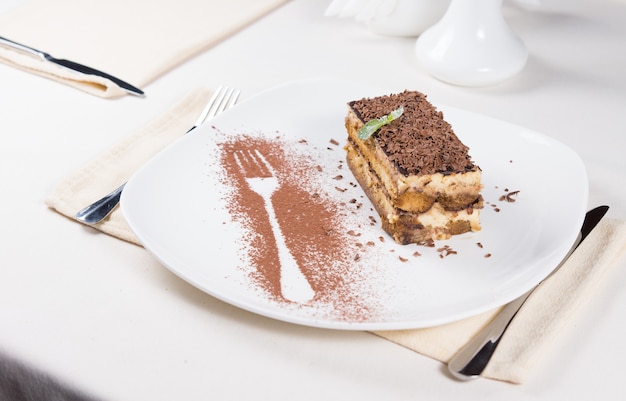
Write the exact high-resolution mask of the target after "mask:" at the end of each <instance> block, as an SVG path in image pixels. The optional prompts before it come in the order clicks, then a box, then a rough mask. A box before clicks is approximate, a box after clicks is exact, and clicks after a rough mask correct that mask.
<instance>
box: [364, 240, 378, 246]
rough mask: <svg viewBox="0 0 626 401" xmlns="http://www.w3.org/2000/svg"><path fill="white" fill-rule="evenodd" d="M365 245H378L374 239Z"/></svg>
mask: <svg viewBox="0 0 626 401" xmlns="http://www.w3.org/2000/svg"><path fill="white" fill-rule="evenodd" d="M365 245H367V246H374V245H376V243H375V242H374V241H367V243H366V244H365Z"/></svg>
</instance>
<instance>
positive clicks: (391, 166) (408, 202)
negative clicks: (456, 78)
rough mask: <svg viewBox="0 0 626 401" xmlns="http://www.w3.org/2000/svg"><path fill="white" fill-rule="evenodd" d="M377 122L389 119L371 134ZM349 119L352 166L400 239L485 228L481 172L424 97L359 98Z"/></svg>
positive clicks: (414, 240)
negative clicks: (481, 222)
mask: <svg viewBox="0 0 626 401" xmlns="http://www.w3.org/2000/svg"><path fill="white" fill-rule="evenodd" d="M398 115H399V116H398ZM388 116H389V117H388ZM394 117H396V118H395V119H394ZM374 120H378V121H385V122H384V123H380V124H374V125H375V126H377V125H378V126H379V125H382V126H381V127H380V128H378V129H377V130H376V131H375V132H373V133H372V132H371V131H372V130H371V129H370V132H369V133H365V134H364V132H363V131H367V128H370V126H371V125H372V124H371V123H370V124H367V123H368V122H374ZM345 123H346V129H347V131H348V142H347V144H346V151H347V161H348V165H349V166H350V169H351V170H352V173H353V174H354V176H355V177H356V179H357V180H358V182H359V184H360V185H361V186H362V187H363V189H364V191H365V193H366V194H367V196H368V197H369V199H370V200H371V201H372V203H373V204H374V206H375V208H376V210H377V211H378V213H379V214H380V217H381V219H382V227H383V229H384V230H385V231H386V232H387V233H389V234H390V235H391V236H392V237H393V238H394V240H395V241H396V242H398V243H400V244H409V243H422V242H426V241H429V240H437V239H447V238H450V236H451V235H456V234H461V233H465V232H468V231H478V230H480V209H481V208H482V203H483V202H482V197H481V195H480V190H481V188H482V185H481V170H480V168H479V167H478V166H477V165H475V164H474V162H473V161H472V160H471V157H470V156H469V154H468V147H467V146H465V145H464V144H463V143H461V141H460V140H459V139H458V138H457V136H456V135H455V134H454V131H453V130H452V127H451V126H450V124H449V123H447V122H446V121H445V120H444V118H443V114H442V113H441V112H440V111H438V110H437V109H436V108H435V107H434V106H433V105H432V104H431V103H430V102H429V101H428V100H427V99H426V96H425V95H424V94H422V93H420V92H416V91H404V92H402V93H398V94H392V95H387V96H379V97H375V98H365V99H361V100H356V101H352V102H350V103H348V114H347V116H346V120H345ZM366 124H367V125H368V127H367V128H365V129H364V130H363V131H361V129H362V128H363V127H364V126H365V125H366ZM359 131H361V137H359ZM368 135H369V137H368ZM366 137H367V139H363V138H366Z"/></svg>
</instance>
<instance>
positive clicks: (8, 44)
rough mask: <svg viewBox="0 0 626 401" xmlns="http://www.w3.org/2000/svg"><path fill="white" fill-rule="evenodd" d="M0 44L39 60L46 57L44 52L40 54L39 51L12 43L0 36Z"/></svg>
mask: <svg viewBox="0 0 626 401" xmlns="http://www.w3.org/2000/svg"><path fill="white" fill-rule="evenodd" d="M0 44H2V45H5V46H8V47H12V48H14V49H16V50H20V51H23V52H26V53H30V54H33V55H35V56H39V57H41V58H45V57H46V53H44V52H42V51H40V50H37V49H34V48H32V47H30V46H26V45H23V44H21V43H17V42H14V41H12V40H11V39H7V38H4V37H2V36H0Z"/></svg>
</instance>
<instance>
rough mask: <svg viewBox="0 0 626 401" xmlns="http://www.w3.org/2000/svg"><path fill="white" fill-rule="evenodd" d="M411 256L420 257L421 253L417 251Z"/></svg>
mask: <svg viewBox="0 0 626 401" xmlns="http://www.w3.org/2000/svg"><path fill="white" fill-rule="evenodd" d="M413 256H415V257H418V256H422V254H421V253H419V252H418V251H415V252H413Z"/></svg>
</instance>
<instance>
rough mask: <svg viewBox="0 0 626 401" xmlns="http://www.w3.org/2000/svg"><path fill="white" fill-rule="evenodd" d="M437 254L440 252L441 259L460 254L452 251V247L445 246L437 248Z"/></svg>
mask: <svg viewBox="0 0 626 401" xmlns="http://www.w3.org/2000/svg"><path fill="white" fill-rule="evenodd" d="M437 252H439V257H440V258H442V259H443V258H445V257H446V256H448V255H456V254H457V253H458V252H457V251H455V250H454V249H452V247H451V246H450V245H444V246H442V247H441V248H437Z"/></svg>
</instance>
